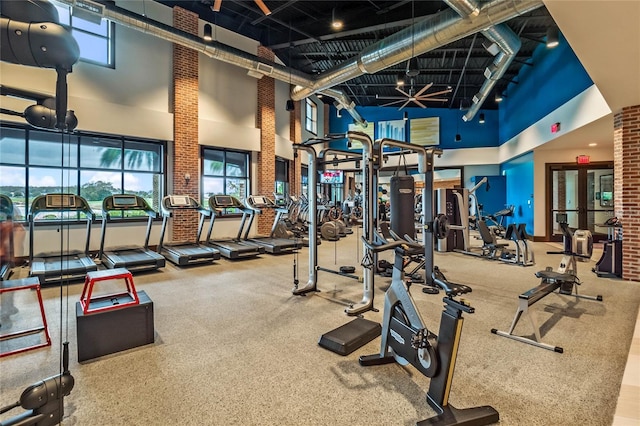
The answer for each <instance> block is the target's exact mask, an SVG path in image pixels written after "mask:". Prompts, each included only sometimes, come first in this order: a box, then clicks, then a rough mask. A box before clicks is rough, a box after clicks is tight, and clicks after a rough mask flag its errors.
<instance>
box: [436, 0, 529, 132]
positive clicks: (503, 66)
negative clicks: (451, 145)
mask: <svg viewBox="0 0 640 426" xmlns="http://www.w3.org/2000/svg"><path fill="white" fill-rule="evenodd" d="M444 1H445V3H446V4H448V5H449V7H451V8H452V9H453V10H455V11H456V12H457V13H458V14H459V15H460V16H461V17H462V18H466V19H471V20H473V19H475V17H477V16H478V14H479V13H480V8H479V6H478V3H477V2H476V0H444ZM482 34H483V35H484V36H485V37H486V38H487V39H489V40H490V41H491V42H492V43H493V44H495V47H496V49H498V53H497V54H496V55H495V59H494V60H493V63H492V64H491V65H490V66H489V67H487V69H486V70H485V74H484V75H485V77H486V80H485V82H484V84H483V85H482V87H481V88H480V91H479V92H478V93H476V94H475V95H474V96H473V98H472V100H473V103H472V104H471V107H470V108H469V110H468V111H467V113H466V114H465V115H463V116H462V119H463V120H464V121H469V120H472V119H473V117H475V115H476V113H477V112H478V110H479V109H480V107H481V106H482V104H484V101H485V100H486V99H487V97H488V96H489V93H491V90H492V89H493V87H494V86H495V85H496V83H497V82H498V80H500V79H501V78H502V76H503V75H504V73H505V72H506V71H507V68H509V65H510V64H511V62H512V61H513V59H514V58H515V57H516V54H517V53H518V51H519V50H520V46H522V43H521V42H520V39H519V38H518V36H517V35H516V34H515V33H514V32H513V31H511V28H509V26H508V25H507V24H499V25H495V26H493V27H491V28H488V29H486V30H483V31H482ZM487 50H490V49H487Z"/></svg>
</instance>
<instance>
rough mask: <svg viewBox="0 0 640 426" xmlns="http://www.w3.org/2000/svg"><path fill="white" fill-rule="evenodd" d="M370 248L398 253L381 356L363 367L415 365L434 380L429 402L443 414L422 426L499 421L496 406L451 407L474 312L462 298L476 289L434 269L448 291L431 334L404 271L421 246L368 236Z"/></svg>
mask: <svg viewBox="0 0 640 426" xmlns="http://www.w3.org/2000/svg"><path fill="white" fill-rule="evenodd" d="M362 240H363V242H364V244H365V245H366V247H367V248H368V249H370V250H371V251H372V252H374V253H379V252H382V251H385V250H391V249H393V250H394V251H395V260H394V265H393V276H392V280H391V286H390V287H389V289H388V290H387V292H386V294H385V299H384V316H383V324H382V342H381V346H380V353H379V354H375V355H367V356H361V357H360V364H361V365H363V366H371V365H381V364H388V363H392V362H397V363H399V364H401V365H407V364H411V365H413V366H414V367H415V368H416V369H417V370H418V371H420V372H421V373H422V374H424V375H425V376H427V377H429V378H431V383H430V385H429V390H428V392H427V402H428V403H429V405H430V406H431V407H432V408H433V409H434V410H435V411H436V412H437V415H436V416H434V417H431V418H428V419H426V420H422V421H420V422H418V423H417V424H418V425H462V424H464V425H487V424H491V423H495V422H497V421H498V420H499V414H498V412H497V411H496V410H495V409H494V408H492V407H490V406H482V407H474V408H467V409H456V408H454V407H452V406H451V405H450V404H449V392H450V390H451V382H452V380H453V373H454V369H455V364H456V357H457V353H458V347H459V344H460V337H461V334H462V323H463V318H462V314H463V313H464V312H466V313H469V314H471V313H473V312H474V309H473V307H471V306H470V305H469V304H468V303H467V302H465V301H464V300H461V299H459V298H458V296H460V295H462V294H465V293H470V292H471V288H470V287H468V286H466V285H462V284H454V283H450V282H449V281H447V279H446V277H445V276H444V274H442V272H441V271H440V270H439V269H438V268H437V267H434V269H433V273H432V275H431V278H432V281H433V284H434V285H435V286H437V287H439V288H440V289H441V290H442V291H444V292H445V294H446V296H445V297H444V299H443V302H444V310H443V312H442V316H441V319H440V329H439V331H438V334H437V335H435V334H434V333H432V332H431V331H429V330H428V329H427V327H426V325H425V323H424V321H423V319H422V317H421V316H420V313H419V312H418V310H417V308H416V305H415V302H414V300H413V298H412V297H411V294H410V293H409V288H408V284H407V282H405V277H404V271H403V269H404V267H405V265H406V264H407V259H408V258H409V257H411V256H414V255H417V254H420V253H423V252H424V247H423V246H422V245H421V244H419V243H416V242H412V241H407V240H398V241H392V242H386V241H384V242H381V243H371V242H369V241H367V240H366V238H364V237H362Z"/></svg>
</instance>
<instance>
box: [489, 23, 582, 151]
mask: <svg viewBox="0 0 640 426" xmlns="http://www.w3.org/2000/svg"><path fill="white" fill-rule="evenodd" d="M559 40H560V44H559V45H558V46H557V47H555V48H554V49H548V48H547V47H546V46H545V45H544V44H541V45H540V46H539V47H538V48H537V49H536V50H535V52H534V54H533V58H532V59H531V60H530V61H529V62H531V63H532V64H533V65H532V66H529V65H524V66H523V67H522V69H521V70H520V73H519V74H518V77H517V78H516V81H517V82H518V84H514V83H510V84H509V86H508V87H507V90H506V92H505V94H506V96H507V97H506V98H505V99H504V100H503V101H502V102H501V103H500V107H499V111H500V144H503V143H504V142H507V141H508V140H509V139H511V138H513V137H514V136H516V135H517V134H518V133H520V132H522V131H523V130H525V129H526V128H528V127H529V126H531V125H532V124H534V123H536V122H537V121H539V120H540V119H541V118H543V117H544V116H546V115H547V114H549V113H550V112H552V111H553V110H555V109H557V108H558V107H560V106H561V105H563V104H565V103H566V102H567V101H569V100H571V99H572V98H574V97H575V96H576V95H578V94H580V93H581V92H583V91H584V90H585V89H587V88H588V87H590V86H592V85H593V81H592V80H591V78H590V77H589V75H588V74H587V72H586V71H585V69H584V67H583V66H582V64H581V63H580V61H579V60H578V58H577V57H576V55H575V53H574V52H573V50H572V49H571V47H570V46H569V43H567V40H566V39H565V38H564V37H563V36H562V35H561V34H560V37H559Z"/></svg>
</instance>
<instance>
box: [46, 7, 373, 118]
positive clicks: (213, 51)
mask: <svg viewBox="0 0 640 426" xmlns="http://www.w3.org/2000/svg"><path fill="white" fill-rule="evenodd" d="M56 1H58V2H59V3H63V4H66V5H69V6H72V7H73V6H74V5H75V2H76V0H56ZM83 2H84V3H91V1H90V0H83ZM96 4H97V5H99V7H96V8H95V10H96V11H101V14H100V15H99V16H100V18H105V19H109V20H110V21H113V22H115V23H117V24H120V25H123V26H125V27H129V28H132V29H134V30H138V31H141V32H143V33H146V34H150V35H153V36H156V37H159V38H162V39H163V40H167V41H169V42H171V43H175V44H179V45H181V46H184V47H187V48H189V49H193V50H196V51H198V52H201V53H203V54H205V55H207V56H209V57H210V58H213V59H217V60H219V61H222V62H226V63H229V64H232V65H236V66H238V67H241V68H244V69H246V70H248V71H249V74H250V75H252V76H256V77H258V78H259V77H262V76H264V75H268V76H269V77H272V78H274V79H276V80H280V81H284V82H286V83H290V84H294V85H297V86H304V87H307V86H311V85H312V84H313V81H314V80H313V77H312V76H309V75H307V74H305V73H303V72H301V71H298V70H295V69H292V68H287V67H285V66H283V65H280V64H277V63H275V62H270V61H267V60H266V59H262V58H259V57H257V56H255V55H252V54H250V53H247V52H245V51H243V50H240V49H236V48H234V47H231V46H227V45H225V44H222V43H220V42H217V41H208V42H204V41H203V40H202V39H201V38H200V37H198V36H196V35H194V34H190V33H187V32H185V31H181V30H178V29H176V28H173V27H171V26H169V25H166V24H163V23H162V22H158V21H155V20H153V19H150V18H147V17H146V16H141V15H138V14H136V13H134V12H131V11H128V10H126V9H123V8H121V7H118V6H115V5H113V4H110V3H106V4H102V3H99V4H98V3H96ZM332 92H333V95H329V96H333V97H335V98H336V100H337V101H338V102H340V103H341V104H342V105H343V107H344V109H345V110H347V111H348V112H349V114H351V116H352V117H353V119H354V121H356V122H357V123H359V124H360V125H362V126H366V125H367V122H366V121H365V120H364V119H363V118H362V117H361V116H360V114H358V112H357V111H356V110H355V107H354V106H352V105H354V104H353V102H352V101H351V99H350V98H349V96H347V95H346V94H345V93H343V92H342V91H340V90H338V89H333V90H332ZM297 100H300V99H297Z"/></svg>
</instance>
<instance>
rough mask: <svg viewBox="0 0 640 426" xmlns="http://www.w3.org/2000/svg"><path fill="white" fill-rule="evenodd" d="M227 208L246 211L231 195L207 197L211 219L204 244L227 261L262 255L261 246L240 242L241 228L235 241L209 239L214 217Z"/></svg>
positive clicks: (262, 249)
mask: <svg viewBox="0 0 640 426" xmlns="http://www.w3.org/2000/svg"><path fill="white" fill-rule="evenodd" d="M228 208H235V209H239V210H241V211H242V212H243V213H244V212H245V211H247V210H248V209H247V207H245V205H244V204H242V201H240V200H238V199H237V198H236V197H233V196H231V195H213V196H211V197H209V209H210V210H211V219H210V220H209V231H208V232H207V239H206V244H208V245H210V246H212V247H215V248H216V249H218V250H219V251H220V254H221V255H222V256H224V257H226V258H227V259H248V258H252V257H256V256H258V255H259V254H262V253H264V251H265V250H264V247H263V246H261V245H258V244H252V243H249V242H247V241H242V240H241V238H240V231H242V228H240V230H239V231H238V237H237V238H235V239H225V240H212V239H211V231H213V224H214V222H215V220H216V217H218V216H219V215H220V214H221V212H222V210H223V209H228Z"/></svg>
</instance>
